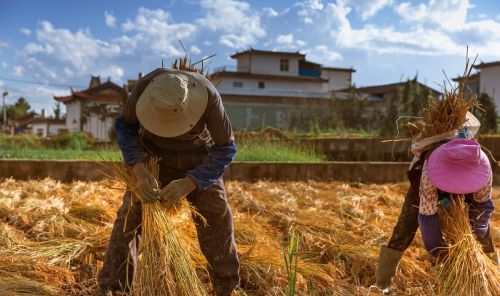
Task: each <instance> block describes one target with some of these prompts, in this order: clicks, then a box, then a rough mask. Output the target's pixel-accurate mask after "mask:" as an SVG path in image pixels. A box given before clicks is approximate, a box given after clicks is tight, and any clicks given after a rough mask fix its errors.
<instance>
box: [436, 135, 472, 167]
mask: <svg viewBox="0 0 500 296" xmlns="http://www.w3.org/2000/svg"><path fill="white" fill-rule="evenodd" d="M445 146H446V147H443V153H442V154H441V157H442V158H443V160H444V161H446V162H454V163H456V164H475V163H478V162H479V161H480V158H481V147H480V146H479V144H478V143H476V142H474V141H471V140H464V141H460V140H458V141H452V142H449V143H447V144H445Z"/></svg>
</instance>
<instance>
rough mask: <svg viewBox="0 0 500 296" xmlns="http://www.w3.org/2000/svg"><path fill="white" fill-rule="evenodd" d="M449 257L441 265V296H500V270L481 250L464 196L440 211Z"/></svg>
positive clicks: (445, 257) (439, 290)
mask: <svg viewBox="0 0 500 296" xmlns="http://www.w3.org/2000/svg"><path fill="white" fill-rule="evenodd" d="M440 219H441V225H442V231H443V236H444V238H445V239H446V241H447V242H448V246H447V247H446V248H445V249H444V253H446V255H445V256H444V257H443V260H442V261H441V263H440V264H439V265H438V270H437V272H438V277H437V278H438V294H439V295H443V296H444V295H456V296H462V295H463V296H466V295H467V296H469V295H488V296H496V295H500V271H499V267H498V265H496V264H495V263H493V261H491V260H490V259H489V258H488V257H487V256H486V254H485V253H484V252H483V250H482V246H481V244H480V243H479V242H478V241H477V239H476V238H475V236H474V234H473V232H472V227H471V225H470V222H469V215H468V206H467V205H466V204H465V201H464V197H463V196H460V197H457V198H454V199H453V201H452V206H451V207H450V208H449V209H447V210H442V211H441V212H440Z"/></svg>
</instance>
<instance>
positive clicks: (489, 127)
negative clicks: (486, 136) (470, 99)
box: [473, 93, 497, 133]
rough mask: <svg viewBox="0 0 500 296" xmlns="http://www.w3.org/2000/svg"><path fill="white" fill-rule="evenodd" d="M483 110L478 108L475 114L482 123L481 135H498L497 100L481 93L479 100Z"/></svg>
mask: <svg viewBox="0 0 500 296" xmlns="http://www.w3.org/2000/svg"><path fill="white" fill-rule="evenodd" d="M477 100H478V101H479V104H480V105H481V106H480V107H481V108H476V109H475V110H474V111H473V113H474V115H475V116H476V117H477V119H479V122H481V129H480V130H479V131H480V132H481V133H496V131H497V107H496V104H495V100H493V98H492V97H490V96H489V95H488V94H486V93H481V94H480V95H479V97H478V98H477ZM481 109H482V110H481Z"/></svg>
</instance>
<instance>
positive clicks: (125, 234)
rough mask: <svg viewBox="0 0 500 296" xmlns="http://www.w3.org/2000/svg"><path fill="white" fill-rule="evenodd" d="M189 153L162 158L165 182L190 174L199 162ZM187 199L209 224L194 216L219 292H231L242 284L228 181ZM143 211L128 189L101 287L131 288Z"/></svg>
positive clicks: (203, 249)
mask: <svg viewBox="0 0 500 296" xmlns="http://www.w3.org/2000/svg"><path fill="white" fill-rule="evenodd" d="M181 154H182V155H181ZM189 154H190V152H189V151H187V152H182V153H179V154H173V155H175V156H176V158H178V159H177V160H178V161H176V162H173V161H172V159H163V160H162V161H161V162H160V183H161V184H162V186H165V185H166V184H168V183H169V182H171V181H172V180H175V179H179V178H182V177H185V176H186V172H187V171H186V169H185V168H186V167H192V166H194V165H193V160H194V162H195V163H196V162H197V161H196V157H195V158H194V159H193V158H192V157H189ZM170 157H171V156H170ZM181 157H182V160H180V159H181ZM190 159H191V161H189V160H190ZM186 161H187V163H186ZM179 167H180V169H179ZM187 199H188V201H189V203H190V204H191V205H192V206H193V207H194V208H195V209H196V210H197V211H198V212H199V213H200V214H201V215H202V216H203V217H204V218H205V219H206V222H207V224H206V225H205V224H204V223H203V222H202V221H200V218H199V217H197V216H193V219H194V222H195V224H196V230H197V234H198V241H199V244H200V248H201V251H202V253H203V255H204V256H205V258H206V259H207V261H208V264H209V266H208V270H209V273H210V278H211V281H212V284H213V286H214V289H215V291H216V294H217V295H224V296H226V295H229V294H230V292H231V291H232V290H233V289H234V288H236V286H237V285H238V284H239V268H240V265H239V260H238V254H237V252H236V244H235V241H234V227H233V216H232V213H231V209H230V208H229V204H228V203H227V199H226V192H225V189H224V182H223V181H222V179H219V180H218V181H217V182H215V183H214V184H212V185H211V186H209V187H208V188H207V189H205V190H202V191H198V190H196V191H194V192H192V193H191V194H190V195H189V196H188V197H187ZM141 212H142V209H141V204H140V203H139V202H138V201H136V200H135V198H132V195H131V194H130V193H129V192H127V193H125V196H124V197H123V203H122V205H121V207H120V209H119V210H118V215H117V218H116V220H115V223H114V225H113V231H112V233H111V239H110V242H109V245H108V249H107V251H106V255H105V257H104V265H103V268H102V271H101V273H100V276H99V285H100V286H101V287H107V288H111V289H115V290H127V282H128V283H131V282H132V278H133V264H132V259H131V258H130V257H129V243H130V242H131V241H132V240H133V239H134V238H135V237H136V235H138V234H140V225H141Z"/></svg>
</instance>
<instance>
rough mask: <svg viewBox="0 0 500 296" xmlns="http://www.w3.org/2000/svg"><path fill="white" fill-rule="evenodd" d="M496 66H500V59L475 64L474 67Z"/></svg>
mask: <svg viewBox="0 0 500 296" xmlns="http://www.w3.org/2000/svg"><path fill="white" fill-rule="evenodd" d="M495 66H500V61H496V62H490V63H481V64H478V65H474V66H473V67H474V68H475V69H483V68H488V67H495Z"/></svg>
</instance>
